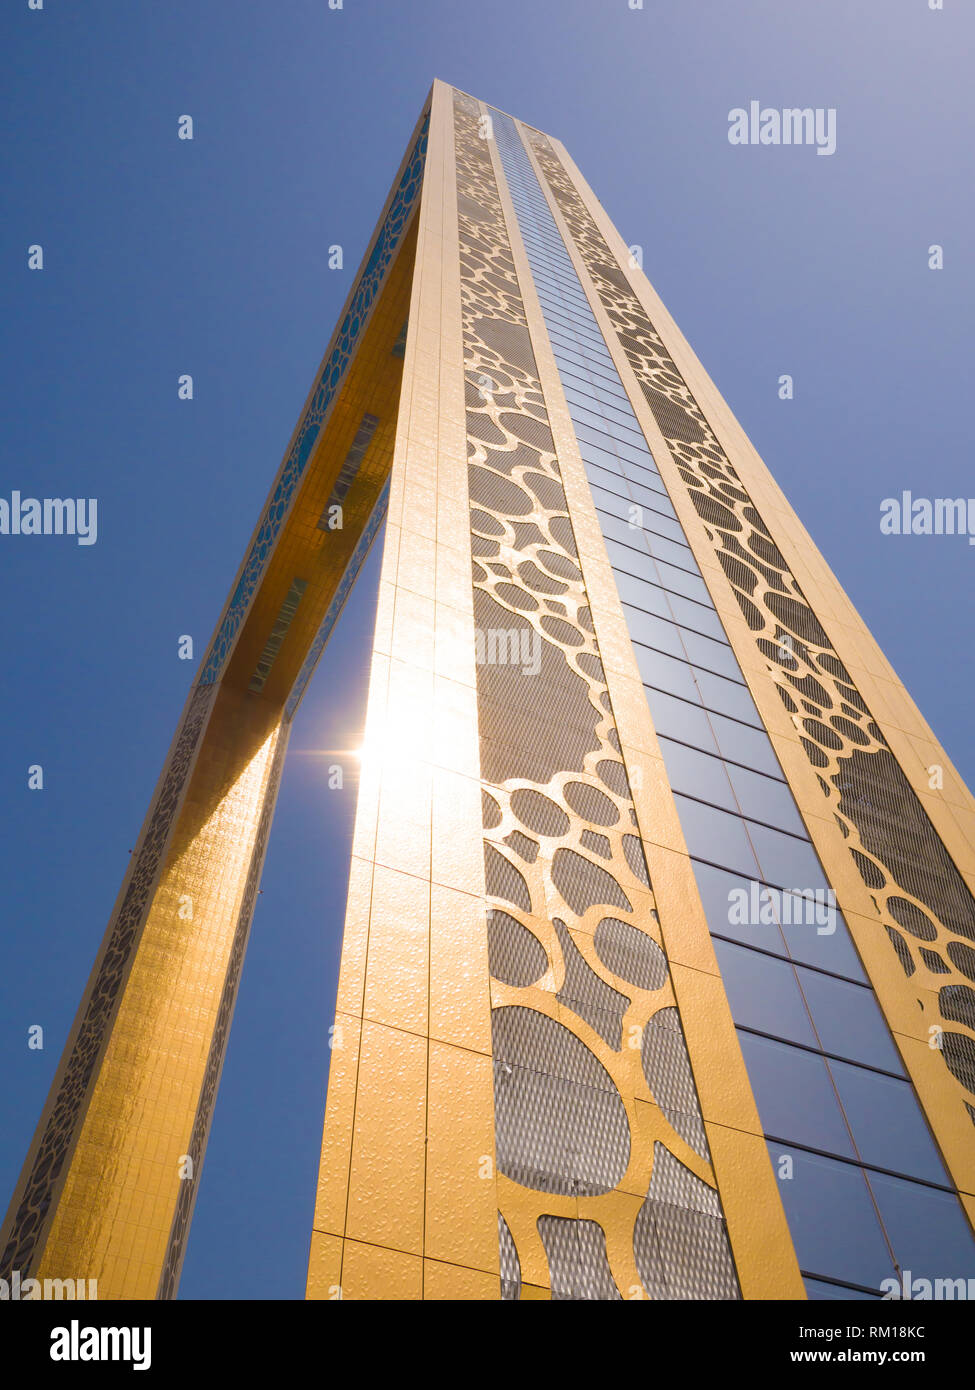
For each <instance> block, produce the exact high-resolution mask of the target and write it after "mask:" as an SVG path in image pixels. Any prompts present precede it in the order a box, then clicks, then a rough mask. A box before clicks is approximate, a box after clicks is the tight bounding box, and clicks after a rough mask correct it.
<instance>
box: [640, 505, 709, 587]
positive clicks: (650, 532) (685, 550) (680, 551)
mask: <svg viewBox="0 0 975 1390" xmlns="http://www.w3.org/2000/svg"><path fill="white" fill-rule="evenodd" d="M637 506H639V503H637ZM653 516H654V514H653V512H649V511H647V509H646V508H645V507H640V510H639V512H637V513H636V517H635V519H636V520H637V523H638V525H639V526H641V527H642V528H643V532H644V538H645V542H646V547H647V549H648V550H649V551H650V554H651V555H653V556H654V557H655V559H657V560H663V561H664V562H665V563H667V564H668V565H675V566H677V567H678V568H679V569H685V570H687V571H688V573H690V574H696V575H700V573H701V571H700V570H699V569H698V567H697V565H696V564H695V561H694V556H693V555H692V554H691V548H690V546H689V545H688V544H687V543H686V541H672V540H668V539H667V538H666V537H664V536H658V535H657V534H656V532H655V531H654V529H653Z"/></svg>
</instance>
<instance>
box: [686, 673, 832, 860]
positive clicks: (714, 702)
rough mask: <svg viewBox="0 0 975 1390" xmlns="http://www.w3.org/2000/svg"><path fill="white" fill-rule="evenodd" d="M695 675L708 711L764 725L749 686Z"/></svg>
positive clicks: (718, 677) (719, 678) (711, 676)
mask: <svg viewBox="0 0 975 1390" xmlns="http://www.w3.org/2000/svg"><path fill="white" fill-rule="evenodd" d="M694 675H695V676H696V678H697V684H698V688H699V689H700V692H701V699H702V702H703V703H704V704H705V705H707V707H708V709H715V710H718V712H719V713H720V714H727V715H728V716H729V717H730V718H732V719H741V720H742V721H743V722H744V723H745V724H755V725H760V724H761V723H762V720H761V717H760V716H759V713H758V710H757V709H756V708H755V701H754V700H753V699H752V697H751V694H750V692H749V690H748V688H747V686H744V685H741V684H739V682H737V681H726V680H725V679H724V677H723V676H714V675H712V674H711V673H710V672H709V671H701V670H698V669H697V668H695V671H694ZM803 833H805V832H803Z"/></svg>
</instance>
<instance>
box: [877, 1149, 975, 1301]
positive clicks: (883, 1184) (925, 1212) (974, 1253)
mask: <svg viewBox="0 0 975 1390" xmlns="http://www.w3.org/2000/svg"><path fill="white" fill-rule="evenodd" d="M870 1186H871V1187H872V1188H873V1191H874V1195H875V1197H876V1198H877V1205H878V1206H879V1207H880V1215H881V1217H882V1218H883V1222H884V1225H885V1226H886V1228H887V1234H888V1236H889V1237H890V1243H891V1245H892V1246H893V1247H894V1254H895V1255H896V1256H897V1262H898V1264H899V1265H900V1266H901V1269H903V1270H910V1271H911V1275H912V1277H913V1278H922V1279H931V1280H934V1279H972V1278H975V1240H973V1238H972V1232H971V1228H970V1227H969V1225H968V1222H967V1221H966V1219H965V1215H964V1213H963V1211H962V1209H961V1206H960V1204H959V1201H958V1198H957V1197H955V1196H954V1195H953V1194H952V1193H950V1192H938V1191H937V1190H936V1189H935V1188H932V1187H921V1186H920V1185H919V1184H918V1183H912V1182H905V1181H904V1180H903V1179H902V1178H888V1177H885V1176H883V1175H882V1174H880V1173H871V1174H870Z"/></svg>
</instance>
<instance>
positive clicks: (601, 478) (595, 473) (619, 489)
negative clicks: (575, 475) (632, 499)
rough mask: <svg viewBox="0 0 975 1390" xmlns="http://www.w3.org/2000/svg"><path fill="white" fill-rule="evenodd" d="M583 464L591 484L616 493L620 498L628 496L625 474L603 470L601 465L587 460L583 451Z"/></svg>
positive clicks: (609, 469)
mask: <svg viewBox="0 0 975 1390" xmlns="http://www.w3.org/2000/svg"><path fill="white" fill-rule="evenodd" d="M582 462H583V465H584V467H585V470H586V477H587V478H588V479H589V481H590V483H595V484H596V485H597V486H599V487H604V488H606V489H607V491H609V492H615V493H616V495H617V496H618V497H625V496H626V495H627V482H626V479H625V478H624V477H623V474H622V473H621V472H620V471H619V469H617V470H616V471H615V472H614V471H613V470H612V469H611V468H603V467H602V465H601V464H598V463H591V462H589V461H588V460H587V459H586V454H585V452H584V451H583V454H582Z"/></svg>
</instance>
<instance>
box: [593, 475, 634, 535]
mask: <svg viewBox="0 0 975 1390" xmlns="http://www.w3.org/2000/svg"><path fill="white" fill-rule="evenodd" d="M620 485H621V486H622V487H623V488H625V487H626V483H625V482H624V481H623V479H622V478H621V479H620ZM589 491H590V493H591V494H592V500H593V503H594V504H595V507H596V510H597V511H598V512H599V513H600V524H601V522H602V516H603V515H604V514H606V513H608V514H609V515H610V516H615V517H619V518H620V519H621V520H622V521H626V520H627V518H628V517H629V515H630V508H631V507H632V506H633V498H632V497H631V496H630V495H629V493H628V492H610V491H609V490H608V489H607V488H604V487H597V486H596V484H595V483H594V482H593V481H592V479H591V478H590V480H589Z"/></svg>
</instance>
